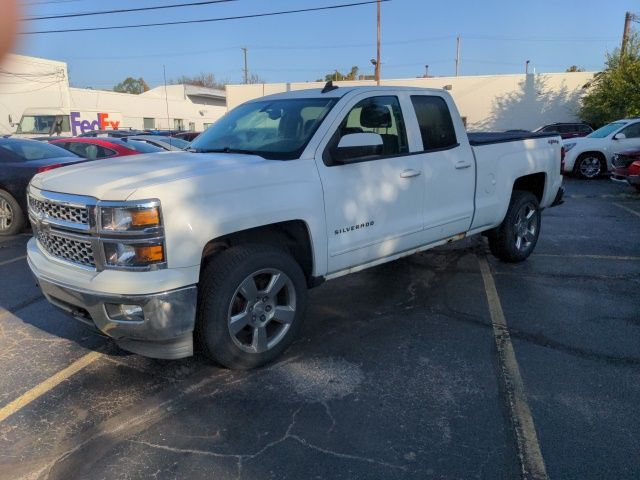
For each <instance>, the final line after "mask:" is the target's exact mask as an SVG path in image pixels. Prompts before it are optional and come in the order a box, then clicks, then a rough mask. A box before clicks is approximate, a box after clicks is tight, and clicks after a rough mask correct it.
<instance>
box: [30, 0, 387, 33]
mask: <svg viewBox="0 0 640 480" xmlns="http://www.w3.org/2000/svg"><path fill="white" fill-rule="evenodd" d="M381 1H382V2H390V1H391V0H381ZM377 2H378V0H368V1H364V2H354V3H342V4H338V5H328V6H325V7H314V8H301V9H297V10H282V11H279V12H267V13H255V14H252V15H239V16H235V17H219V18H203V19H199V20H183V21H179V22H158V23H141V24H135V25H116V26H109V27H91V28H68V29H64V30H40V31H31V32H20V34H21V35H37V34H45V33H69V32H93V31H97V30H120V29H124V28H143V27H159V26H165V25H186V24H194V23H208V22H223V21H227V20H241V19H246V18H259V17H273V16H276V15H287V14H291V13H304V12H317V11H320V10H335V9H338V8H347V7H356V6H360V5H368V4H372V3H377Z"/></svg>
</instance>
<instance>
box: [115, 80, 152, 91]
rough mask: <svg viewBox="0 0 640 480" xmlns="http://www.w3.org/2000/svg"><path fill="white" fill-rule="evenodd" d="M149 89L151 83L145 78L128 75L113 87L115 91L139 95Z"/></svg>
mask: <svg viewBox="0 0 640 480" xmlns="http://www.w3.org/2000/svg"><path fill="white" fill-rule="evenodd" d="M147 90H149V85H147V82H145V81H144V78H142V77H140V78H133V77H127V78H125V79H124V80H123V81H122V82H120V83H119V84H117V85H116V86H115V87H113V91H114V92H120V93H133V94H135V95H139V94H141V93H143V92H146V91H147Z"/></svg>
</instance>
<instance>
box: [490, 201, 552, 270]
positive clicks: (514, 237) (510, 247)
mask: <svg viewBox="0 0 640 480" xmlns="http://www.w3.org/2000/svg"><path fill="white" fill-rule="evenodd" d="M539 235H540V205H539V203H538V199H537V198H536V196H535V195H533V194H532V193H531V192H524V191H519V190H516V191H514V192H513V194H512V195H511V202H510V203H509V209H508V210H507V214H506V216H505V217H504V220H503V221H502V223H501V224H500V226H498V227H497V228H496V229H495V230H494V231H492V232H490V234H489V235H488V237H489V248H490V249H491V253H492V254H493V255H494V256H496V257H497V258H499V259H500V260H502V261H504V262H510V263H516V262H522V261H524V260H526V259H527V258H528V257H529V255H531V253H532V252H533V249H534V248H535V246H536V243H537V242H538V236H539Z"/></svg>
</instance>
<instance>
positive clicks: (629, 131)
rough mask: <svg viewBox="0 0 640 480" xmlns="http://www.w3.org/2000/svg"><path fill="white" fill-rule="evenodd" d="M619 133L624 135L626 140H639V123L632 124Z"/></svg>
mask: <svg viewBox="0 0 640 480" xmlns="http://www.w3.org/2000/svg"><path fill="white" fill-rule="evenodd" d="M620 133H624V135H625V137H627V138H640V123H633V124H631V125H629V126H628V127H627V128H625V129H624V130H622V131H621V132H620Z"/></svg>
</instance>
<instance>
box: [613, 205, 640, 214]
mask: <svg viewBox="0 0 640 480" xmlns="http://www.w3.org/2000/svg"><path fill="white" fill-rule="evenodd" d="M613 204H614V205H615V206H616V207H620V208H621V209H623V210H626V211H627V212H629V213H631V214H633V215H635V216H636V217H640V212H637V211H635V210H634V209H633V208H629V207H626V206H624V205H621V204H619V203H615V202H614V203H613Z"/></svg>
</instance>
